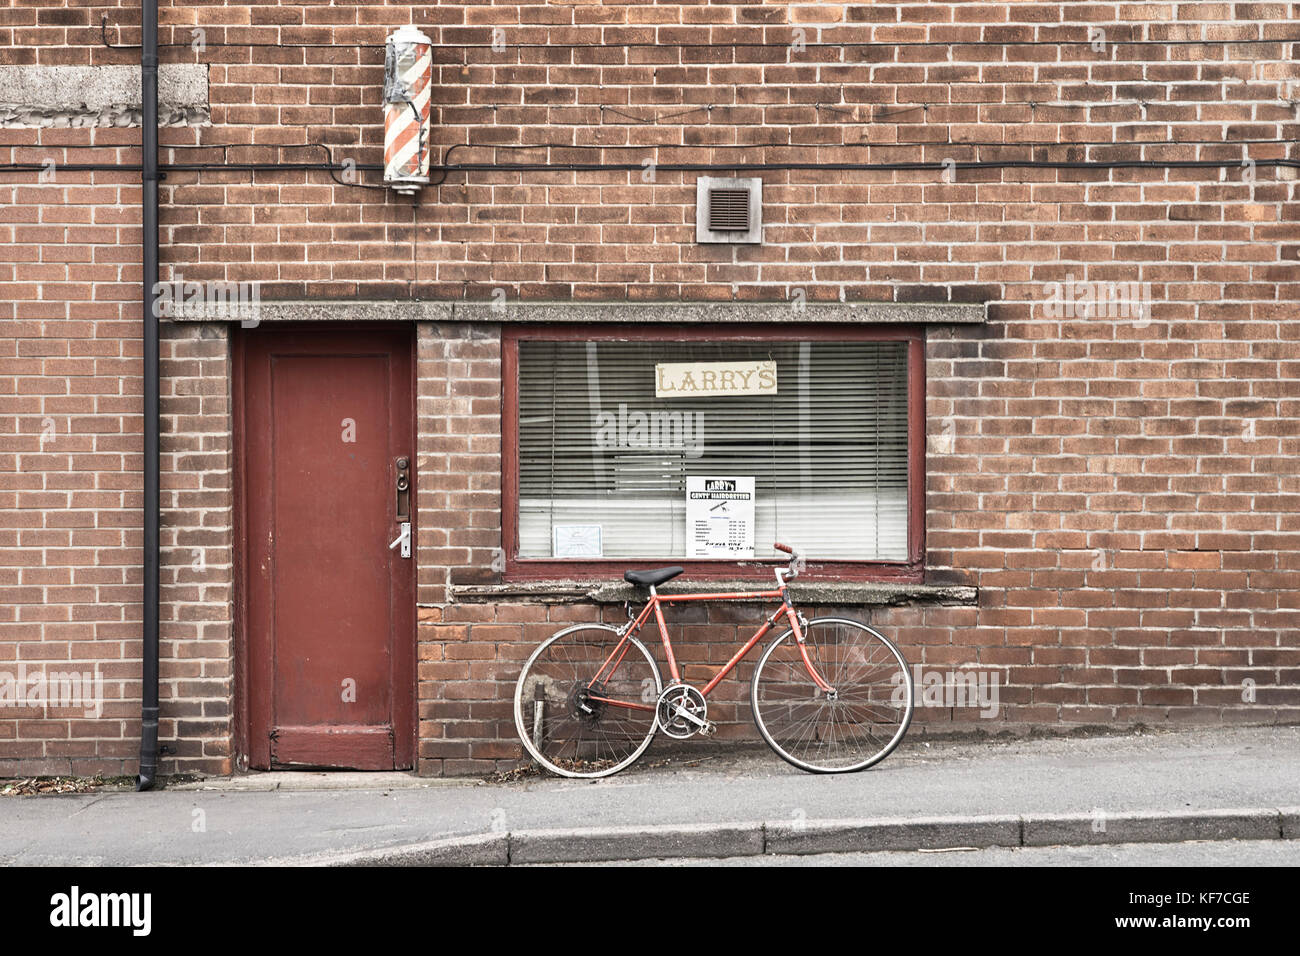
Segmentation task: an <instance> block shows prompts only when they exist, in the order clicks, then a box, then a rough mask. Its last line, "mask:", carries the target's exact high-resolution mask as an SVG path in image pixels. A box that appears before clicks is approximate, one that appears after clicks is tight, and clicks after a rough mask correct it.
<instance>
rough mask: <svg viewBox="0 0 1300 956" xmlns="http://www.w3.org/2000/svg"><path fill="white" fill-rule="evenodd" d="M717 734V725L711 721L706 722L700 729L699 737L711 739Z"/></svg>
mask: <svg viewBox="0 0 1300 956" xmlns="http://www.w3.org/2000/svg"><path fill="white" fill-rule="evenodd" d="M717 732H718V725H717V724H715V723H714V722H713V721H711V720H706V721H705V722H704V726H703V727H701V728H700V736H701V737H712V736H713V735H714V734H715V733H717Z"/></svg>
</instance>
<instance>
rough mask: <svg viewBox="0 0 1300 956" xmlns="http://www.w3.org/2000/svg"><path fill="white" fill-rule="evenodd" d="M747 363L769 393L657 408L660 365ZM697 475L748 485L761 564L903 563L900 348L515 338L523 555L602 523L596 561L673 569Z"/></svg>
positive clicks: (538, 554)
mask: <svg viewBox="0 0 1300 956" xmlns="http://www.w3.org/2000/svg"><path fill="white" fill-rule="evenodd" d="M755 360H768V361H773V362H775V363H776V367H777V392H776V394H768V395H748V396H717V397H691V398H656V397H655V365H656V363H666V362H688V363H702V362H740V361H755ZM692 475H693V476H752V477H753V478H754V481H755V499H756V500H755V506H754V522H755V538H754V544H755V555H756V556H757V557H773V556H777V554H776V552H774V551H773V550H772V547H771V546H772V542H773V541H778V540H779V541H786V542H787V543H790V544H794V545H797V546H798V547H799V548H800V549H801V550H802V551H804V552H805V553H806V554H807V556H808V557H809V558H811V559H813V560H825V559H839V560H876V561H903V560H906V558H907V345H906V343H904V342H854V341H843V342H825V341H817V342H655V341H636V342H621V341H589V342H580V341H579V342H573V341H564V342H559V341H553V342H550V341H539V340H532V339H525V340H521V341H520V343H519V556H520V557H522V558H549V557H552V544H553V541H554V537H553V530H554V528H555V526H556V525H593V524H598V525H600V526H601V530H602V541H603V557H607V558H635V559H659V558H662V559H680V558H683V557H684V556H685V555H686V553H687V551H686V478H687V476H692Z"/></svg>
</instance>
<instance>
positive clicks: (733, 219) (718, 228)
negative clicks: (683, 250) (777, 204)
mask: <svg viewBox="0 0 1300 956" xmlns="http://www.w3.org/2000/svg"><path fill="white" fill-rule="evenodd" d="M762 204H763V181H762V180H761V179H718V178H714V177H710V176H701V177H700V178H699V179H697V180H696V181H695V241H696V242H732V243H756V242H762V241H763V216H762Z"/></svg>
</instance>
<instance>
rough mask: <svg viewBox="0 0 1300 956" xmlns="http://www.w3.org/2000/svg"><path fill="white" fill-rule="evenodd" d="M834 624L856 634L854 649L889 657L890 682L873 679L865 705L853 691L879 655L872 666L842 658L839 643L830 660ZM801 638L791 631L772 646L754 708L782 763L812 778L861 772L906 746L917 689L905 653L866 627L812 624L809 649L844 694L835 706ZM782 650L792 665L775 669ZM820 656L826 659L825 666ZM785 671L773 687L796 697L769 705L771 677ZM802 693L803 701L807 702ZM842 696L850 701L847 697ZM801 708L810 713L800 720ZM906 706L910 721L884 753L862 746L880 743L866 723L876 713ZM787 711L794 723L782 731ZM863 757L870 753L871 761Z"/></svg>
mask: <svg viewBox="0 0 1300 956" xmlns="http://www.w3.org/2000/svg"><path fill="white" fill-rule="evenodd" d="M826 625H835V626H837V627H839V628H844V629H847V630H845V631H844V632H843V633H845V634H849V635H852V636H853V637H854V639H855V640H854V642H853V643H860V644H862V645H864V646H867V647H871V648H873V649H881V650H883V651H884V652H885V655H884V656H883V657H882V662H881V664H880V665H879V667H880V668H881V669H882V670H883V671H884V673H882V674H881V675H880V676H881V677H882V678H883V680H872V681H871V682H870V684H871V688H870V691H869V692H868V693H867V695H866V697H865V698H864V696H863V692H862V690H861V689H860V688H857V687H856V686H854V687H850V686H849V679H850V678H852V677H853V676H854V675H855V674H856V673H858V672H859V671H860V670H862V669H863V668H869V667H871V666H873V665H872V658H874V657H875V650H872V652H871V653H870V654H867V655H865V659H862V660H851V659H850V657H851V651H842V649H843V648H844V647H845V642H844V641H838V642H835V644H836V647H837V648H839V649H837V650H836V651H835V654H834V655H833V657H829V658H828V657H827V656H826V653H825V651H824V647H825V646H826V645H828V644H829V643H831V642H830V641H829V640H828V639H827V635H826V633H825V632H826V630H827V628H826V627H825V626H826ZM793 633H794V632H793V629H788V630H786V631H785V633H783V634H782V635H781V636H780V637H778V638H776V640H774V641H772V643H771V644H769V645H768V647H767V649H766V650H765V651H764V652H763V655H762V657H760V658H759V661H758V664H757V665H756V666H755V667H754V676H753V678H752V680H751V681H750V705H751V707H752V709H753V714H754V723H755V724H757V725H758V732H759V733H760V734H761V735H762V737H763V740H764V741H766V742H767V745H768V746H769V747H771V748H772V749H773V750H774V751H776V753H777V755H778V756H779V757H781V759H782V760H784V761H786V762H787V763H789V764H791V765H793V766H795V767H798V768H799V769H800V770H806V771H808V772H810V773H853V772H856V771H859V770H865V769H867V768H868V767H872V766H874V765H875V764H878V763H879V762H880V761H882V760H884V759H885V758H886V757H888V756H889V755H890V754H891V753H892V752H893V751H894V749H895V748H896V747H897V746H898V744H899V743H900V742H901V741H902V739H903V735H904V734H906V733H907V728H908V726H910V724H911V722H912V711H913V697H914V694H915V689H914V687H913V680H912V675H911V672H910V671H909V669H908V665H907V660H906V658H904V657H903V654H902V652H901V651H899V649H898V648H897V647H896V646H895V645H894V644H893V642H892V641H890V640H889V639H888V638H887V637H885V636H884V635H883V634H881V633H880V632H879V631H877V630H875V629H874V628H872V627H869V626H868V625H866V624H863V623H861V622H860V621H853V620H849V619H847V618H835V617H824V618H816V619H814V620H812V621H809V622H808V625H807V627H806V628H805V633H804V637H805V641H806V643H805V647H806V648H807V650H808V653H809V656H810V657H811V658H813V659H814V664H815V665H817V666H818V669H819V670H821V671H822V673H823V677H824V678H825V679H826V681H827V682H828V683H830V684H831V685H832V686H833V687H836V690H837V696H836V697H835V698H833V699H832V698H830V697H828V696H827V695H825V693H824V692H823V691H820V689H818V688H817V685H816V684H815V683H814V682H813V679H812V677H811V676H809V674H808V672H807V669H806V668H805V667H804V666H803V662H802V657H801V656H799V655H798V653H797V642H795V641H794V640H793ZM864 638H865V639H864ZM781 648H784V654H785V658H786V659H784V660H781V661H779V662H774V661H773V655H774V654H776V653H778V650H779V649H781ZM819 657H820V658H824V659H818V658H819ZM778 666H781V667H783V668H784V669H785V671H784V673H783V674H775V673H773V676H772V677H771V678H769V679H768V684H767V686H768V687H769V688H775V689H776V690H777V691H780V690H781V689H784V688H788V690H786V692H785V693H784V694H782V693H779V692H776V693H770V694H767V695H766V697H767V699H766V700H761V699H760V697H762V696H764V695H763V694H761V693H760V690H761V688H763V686H764V683H763V682H764V673H765V671H769V668H770V669H771V670H772V671H773V672H774V671H775V669H776V668H777V667H778ZM837 680H838V684H837ZM884 684H888V685H891V687H890V689H889V694H890V697H889V700H888V702H887V703H882V702H881V701H880V700H879V696H878V694H877V691H878V690H879V691H883V690H884V687H883V686H882V685H884ZM800 694H802V695H803V696H802V697H800V696H799V695H800ZM841 694H842V695H843V696H842V697H841V696H839V695H841ZM819 695H820V696H819ZM837 704H838V706H837ZM801 705H808V706H804V707H803V709H802V710H801V711H800V713H799V715H798V717H796V716H795V708H796V706H801ZM900 705H901V707H902V716H901V718H900V719H899V720H898V726H897V729H896V730H895V731H893V732H892V733H891V734H890V735H889V738H888V740H886V741H885V742H884V743H883V744H882V745H881V746H880V747H878V748H877V747H875V746H874V745H872V746H870V747H866V746H862V745H861V743H860V741H863V740H864V739H866V738H870V739H875V738H874V735H873V734H872V733H871V731H870V730H869V729H867V730H866V731H865V737H864V736H863V734H864V732H863V730H862V725H863V721H862V720H861V717H863V716H869V715H870V714H871V713H872V712H873V711H874V712H875V713H889V712H890V711H891V710H896V709H897V708H898V707H899V706H900ZM854 708H856V711H855V709H854ZM764 710H767V716H765V715H764ZM782 710H785V711H787V712H788V714H787V723H791V726H788V727H783V726H782V725H781V717H782V714H781V711H782ZM828 711H829V712H828ZM837 715H838V716H837ZM882 723H883V722H882ZM774 725H775V728H774ZM823 727H824V728H825V730H823V729H822V728H823ZM855 750H856V751H869V752H868V753H866V754H865V756H863V755H862V754H861V753H857V752H855Z"/></svg>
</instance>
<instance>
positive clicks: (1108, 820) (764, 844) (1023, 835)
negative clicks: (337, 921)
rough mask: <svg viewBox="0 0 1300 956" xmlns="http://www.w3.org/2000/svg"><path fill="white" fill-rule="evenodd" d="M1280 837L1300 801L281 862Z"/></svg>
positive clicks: (1298, 835)
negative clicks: (1231, 807) (1291, 804)
mask: <svg viewBox="0 0 1300 956" xmlns="http://www.w3.org/2000/svg"><path fill="white" fill-rule="evenodd" d="M1277 839H1284V840H1286V839H1300V807H1288V808H1282V809H1264V808H1259V809H1242V810H1178V811H1140V812H1123V813H1113V814H1097V813H1075V814H1025V815H1020V816H983V817H932V818H918V819H905V818H878V819H870V820H815V821H807V822H796V823H792V822H790V821H785V820H783V821H780V822H773V823H726V824H688V825H671V826H649V827H606V828H586V829H564V830H523V831H515V832H510V833H505V832H501V833H487V834H476V835H471V836H464V837H449V838H447V839H443V840H436V841H432V842H428V843H419V844H407V845H403V846H397V847H385V848H380V849H376V850H360V851H356V852H350V853H339V854H324V855H317V856H313V857H302V858H297V859H292V860H279V861H273V862H274V863H277V864H279V865H293V866H508V865H511V864H526V863H533V864H537V863H598V862H607V861H611V860H649V859H673V858H691V859H720V858H723V857H746V856H762V855H807V854H815V853H855V852H873V851H889V850H893V851H908V850H938V849H949V848H957V847H977V848H985V847H993V846H1001V847H1013V848H1014V847H1024V846H1058V845H1061V846H1087V845H1094V844H1108V843H1179V842H1183V841H1187V840H1277Z"/></svg>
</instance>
